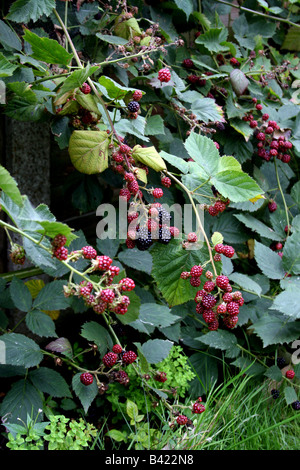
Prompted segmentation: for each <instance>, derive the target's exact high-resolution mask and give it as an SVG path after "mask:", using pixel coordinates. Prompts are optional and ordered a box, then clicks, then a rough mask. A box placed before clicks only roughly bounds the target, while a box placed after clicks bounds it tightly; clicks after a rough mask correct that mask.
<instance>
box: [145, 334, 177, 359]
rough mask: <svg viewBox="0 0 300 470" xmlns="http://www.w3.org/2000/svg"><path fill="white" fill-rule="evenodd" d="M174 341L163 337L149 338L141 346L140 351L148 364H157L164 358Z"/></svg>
mask: <svg viewBox="0 0 300 470" xmlns="http://www.w3.org/2000/svg"><path fill="white" fill-rule="evenodd" d="M173 344H174V343H172V342H171V341H169V340H163V339H150V340H149V341H147V342H146V343H144V344H143V345H142V347H141V350H142V353H143V354H144V356H145V358H146V360H147V361H148V362H149V363H150V364H157V363H158V362H161V361H163V360H164V359H166V358H167V357H168V355H169V353H170V351H171V348H172V346H173Z"/></svg>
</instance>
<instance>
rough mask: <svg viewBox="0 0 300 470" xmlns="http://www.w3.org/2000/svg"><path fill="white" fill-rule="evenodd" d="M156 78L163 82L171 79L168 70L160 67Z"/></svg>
mask: <svg viewBox="0 0 300 470" xmlns="http://www.w3.org/2000/svg"><path fill="white" fill-rule="evenodd" d="M158 80H159V81H160V82H165V83H167V82H169V81H170V80H171V72H170V70H169V69H167V68H164V69H160V70H159V72H158Z"/></svg>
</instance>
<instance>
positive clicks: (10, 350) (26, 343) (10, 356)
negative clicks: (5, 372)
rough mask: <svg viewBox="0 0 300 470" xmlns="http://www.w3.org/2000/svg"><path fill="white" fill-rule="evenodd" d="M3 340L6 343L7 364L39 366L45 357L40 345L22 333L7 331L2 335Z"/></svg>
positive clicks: (27, 366)
mask: <svg viewBox="0 0 300 470" xmlns="http://www.w3.org/2000/svg"><path fill="white" fill-rule="evenodd" d="M1 341H3V342H4V344H5V361H6V364H10V365H13V366H24V367H26V368H29V367H34V366H37V365H38V364H39V363H40V362H41V360H42V359H43V354H42V351H41V350H40V348H39V346H38V345H37V344H36V343H35V342H34V341H33V340H32V339H31V338H27V337H26V336H24V335H22V334H18V333H6V334H4V335H2V336H1Z"/></svg>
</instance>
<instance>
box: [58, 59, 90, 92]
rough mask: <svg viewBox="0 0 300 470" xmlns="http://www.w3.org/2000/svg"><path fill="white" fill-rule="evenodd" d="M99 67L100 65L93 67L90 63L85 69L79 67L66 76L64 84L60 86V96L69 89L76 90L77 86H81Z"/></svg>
mask: <svg viewBox="0 0 300 470" xmlns="http://www.w3.org/2000/svg"><path fill="white" fill-rule="evenodd" d="M98 68H99V67H97V66H93V67H92V66H91V65H90V64H88V65H87V66H86V67H85V68H84V69H82V70H81V69H79V70H75V71H74V72H72V73H71V74H70V75H69V76H68V77H67V78H66V80H64V82H63V86H62V87H61V88H60V90H59V94H58V96H62V95H64V94H65V93H67V92H69V91H72V90H75V89H76V88H80V87H81V86H82V85H83V83H84V82H85V81H86V80H87V79H88V77H90V76H91V75H93V73H95V72H96V71H97V70H98Z"/></svg>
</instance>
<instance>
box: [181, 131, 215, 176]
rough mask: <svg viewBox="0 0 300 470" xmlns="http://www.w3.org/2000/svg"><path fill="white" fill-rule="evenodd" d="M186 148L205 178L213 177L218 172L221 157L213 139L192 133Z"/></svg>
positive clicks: (186, 142)
mask: <svg viewBox="0 0 300 470" xmlns="http://www.w3.org/2000/svg"><path fill="white" fill-rule="evenodd" d="M184 146H185V148H186V150H187V152H188V154H189V155H190V157H191V158H192V159H193V160H194V161H195V162H196V163H197V165H198V166H199V167H200V169H201V172H202V173H203V176H204V177H206V178H209V177H212V176H213V175H214V174H215V173H216V172H217V171H218V167H219V161H220V155H219V152H218V149H217V148H216V146H215V144H214V142H213V141H212V140H211V139H209V138H208V137H205V136H202V135H200V134H196V133H195V132H192V133H191V134H190V135H189V137H188V138H187V139H186V141H185V143H184Z"/></svg>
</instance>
